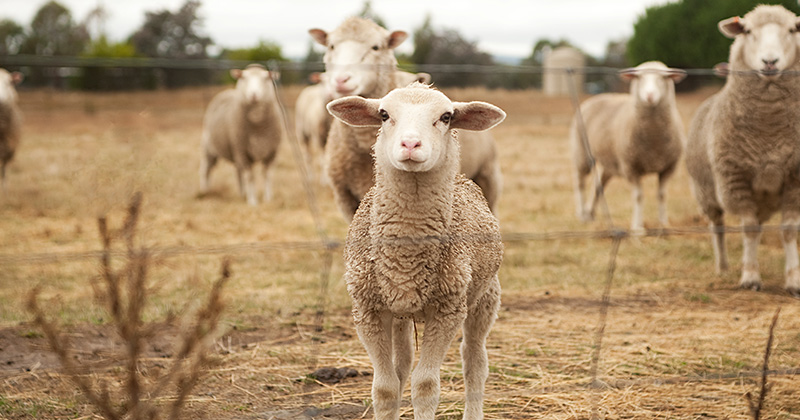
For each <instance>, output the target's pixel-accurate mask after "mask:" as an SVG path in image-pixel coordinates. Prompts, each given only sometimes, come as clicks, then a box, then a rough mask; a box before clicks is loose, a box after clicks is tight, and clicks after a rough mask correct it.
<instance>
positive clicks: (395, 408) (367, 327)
mask: <svg viewBox="0 0 800 420" xmlns="http://www.w3.org/2000/svg"><path fill="white" fill-rule="evenodd" d="M368 315H370V314H365V316H364V317H362V322H359V323H356V330H357V332H358V336H359V338H360V339H361V342H362V343H363V344H364V348H366V350H367V354H368V355H369V360H370V361H371V362H372V369H373V377H372V406H373V408H374V410H375V418H376V419H390V420H394V419H397V418H399V416H400V413H399V410H400V396H401V394H400V393H399V390H400V380H399V379H398V377H397V373H396V372H395V368H394V365H393V363H392V335H391V334H392V320H393V319H392V314H391V313H389V312H388V311H384V312H382V313H380V314H371V316H368Z"/></svg>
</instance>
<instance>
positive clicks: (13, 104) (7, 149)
mask: <svg viewBox="0 0 800 420" xmlns="http://www.w3.org/2000/svg"><path fill="white" fill-rule="evenodd" d="M22 78H23V76H22V73H20V72H16V71H15V72H9V71H8V70H6V69H0V183H1V184H2V189H3V191H5V190H6V164H8V162H9V161H10V160H11V159H12V158H13V157H14V153H15V152H16V150H17V146H18V145H19V139H20V126H21V125H22V114H21V113H20V111H19V107H18V106H17V89H16V88H15V86H16V85H18V84H19V83H20V82H22Z"/></svg>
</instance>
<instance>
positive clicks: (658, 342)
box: [0, 87, 800, 419]
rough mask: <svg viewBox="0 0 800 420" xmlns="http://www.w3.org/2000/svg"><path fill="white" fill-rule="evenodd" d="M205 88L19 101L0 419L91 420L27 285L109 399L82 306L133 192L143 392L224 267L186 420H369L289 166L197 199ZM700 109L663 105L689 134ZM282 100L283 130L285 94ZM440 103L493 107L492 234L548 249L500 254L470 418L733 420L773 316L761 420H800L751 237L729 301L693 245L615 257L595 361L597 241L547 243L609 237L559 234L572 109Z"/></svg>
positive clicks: (600, 264) (6, 221)
mask: <svg viewBox="0 0 800 420" xmlns="http://www.w3.org/2000/svg"><path fill="white" fill-rule="evenodd" d="M218 90H219V88H204V89H188V90H180V91H166V92H134V93H115V94H82V93H64V92H51V91H23V92H21V102H22V107H23V111H24V113H25V136H24V139H23V144H22V146H21V148H20V151H19V154H18V156H17V158H16V160H15V162H14V164H13V165H12V166H11V167H10V171H9V172H10V173H9V189H8V192H7V193H6V196H5V197H3V199H2V200H1V201H0V232H2V235H0V261H2V263H0V265H1V266H2V270H0V271H2V273H0V418H8V419H28V418H36V419H57V418H64V419H66V418H86V419H88V418H100V417H99V416H97V414H96V413H95V412H94V411H93V410H92V407H90V406H89V405H88V404H87V402H86V399H85V398H83V397H82V395H81V394H80V392H79V391H78V390H77V389H76V387H75V386H74V385H73V384H72V383H71V382H70V381H69V379H68V378H67V377H66V376H65V375H64V374H63V373H62V371H61V370H60V368H59V364H58V362H57V359H56V358H55V356H53V355H52V354H51V352H50V351H49V349H48V346H47V343H46V340H45V339H44V337H43V336H42V333H41V332H40V331H39V330H38V329H37V328H36V327H34V326H33V325H32V324H31V316H30V314H29V313H27V312H26V310H25V305H24V301H25V296H27V294H28V293H29V292H30V290H31V289H33V288H34V287H36V286H39V287H41V290H42V298H43V299H44V301H45V302H47V303H48V305H47V308H48V313H49V315H50V316H51V318H53V319H56V320H58V321H59V322H60V323H61V324H63V325H64V327H63V328H64V331H66V333H67V335H68V336H69V338H70V340H71V342H72V344H73V346H74V352H73V357H74V358H75V360H77V361H79V362H80V363H81V364H83V365H85V366H88V367H89V368H90V371H91V372H92V374H91V375H92V376H93V378H95V379H97V380H103V381H106V382H107V383H108V384H109V387H110V390H111V391H112V392H118V391H119V390H120V389H121V387H122V379H121V375H122V373H121V369H120V366H121V362H120V360H121V354H120V353H121V344H120V339H119V337H118V336H117V335H116V333H115V332H114V329H113V327H112V326H111V325H110V324H109V321H108V319H109V318H108V315H107V314H105V313H104V311H102V310H101V309H99V307H98V306H97V305H96V304H95V302H94V294H93V292H92V287H91V282H90V280H91V279H92V278H93V277H94V276H96V274H97V269H98V268H97V267H98V266H97V262H96V257H95V256H94V255H93V254H91V252H92V251H95V250H97V249H98V248H99V241H98V239H97V233H96V232H97V228H96V224H97V222H96V218H97V216H99V215H101V214H109V217H110V218H111V219H112V220H113V221H114V222H115V223H119V220H120V219H121V217H122V216H121V215H122V213H123V210H124V207H125V204H126V201H127V199H128V198H129V197H130V194H131V193H132V192H133V191H142V192H143V193H144V197H145V202H144V208H143V215H142V221H141V230H140V240H141V242H142V243H143V244H145V245H147V246H151V247H157V248H159V249H162V250H164V249H166V250H169V251H170V252H164V253H163V256H162V257H161V258H160V259H159V260H158V262H157V263H156V264H155V265H154V266H153V267H152V269H151V272H150V280H151V283H152V285H153V290H152V294H151V295H152V297H151V300H150V302H149V304H148V310H147V312H146V319H145V320H146V321H148V322H153V323H155V324H156V325H158V328H157V334H155V336H154V339H153V340H152V341H151V342H149V344H148V346H147V348H146V351H145V353H144V358H143V360H142V363H141V367H140V369H141V370H142V372H143V373H144V374H145V376H148V375H150V376H152V377H155V376H157V375H158V374H159V373H160V372H162V371H163V370H164V369H165V366H168V365H169V363H170V362H171V360H172V358H173V356H174V352H175V348H174V344H173V338H174V337H175V336H176V335H177V332H178V331H179V330H180V328H181V325H182V324H181V323H180V322H179V321H175V320H174V319H176V317H174V316H173V315H176V314H177V315H180V314H183V313H185V312H187V310H189V309H191V306H192V302H196V301H197V300H199V299H200V298H201V297H202V296H204V295H205V293H207V290H208V288H209V285H210V283H211V281H212V280H213V278H214V276H215V275H216V270H217V267H218V265H219V260H220V257H221V255H230V256H232V258H233V273H234V274H233V278H232V280H231V283H230V284H229V285H228V286H227V288H226V290H225V301H226V303H227V309H226V312H225V318H224V328H223V329H224V335H222V336H221V337H219V338H218V339H217V340H216V342H215V346H214V348H213V352H212V353H213V354H212V360H211V364H210V365H209V366H208V367H207V369H206V371H205V374H204V377H203V380H202V381H201V382H200V384H199V385H198V386H197V387H196V388H195V389H194V391H193V392H192V395H191V398H190V400H189V401H188V403H187V406H186V410H185V416H184V417H185V418H197V419H223V418H224V419H312V418H313V419H353V418H371V416H372V413H371V410H370V406H369V402H370V384H371V380H372V378H371V376H370V375H371V371H372V368H371V366H370V363H369V360H368V358H367V357H366V354H365V352H364V350H363V348H362V346H361V344H360V343H359V341H358V338H357V337H356V335H355V331H354V329H353V327H352V322H351V318H350V314H349V299H348V297H347V294H346V291H345V290H344V287H343V285H342V284H341V280H340V278H341V274H342V262H341V254H340V252H339V251H338V250H336V251H334V252H333V263H332V266H331V267H330V273H329V274H330V277H329V282H328V283H322V282H321V279H324V278H325V277H324V276H322V274H323V273H324V272H325V267H326V264H325V254H324V252H323V251H322V250H321V249H316V248H304V247H303V246H297V244H308V243H314V241H316V240H317V239H318V236H317V230H316V227H315V223H314V219H313V217H312V214H311V212H310V211H309V206H308V204H307V201H306V197H307V195H306V193H305V192H304V191H303V188H302V182H301V179H300V175H299V171H298V170H297V166H296V163H295V160H294V155H293V152H292V148H291V147H289V145H288V144H284V145H283V146H282V148H281V151H280V155H279V158H278V161H277V168H276V172H275V180H276V197H275V200H274V201H273V202H270V203H264V204H261V205H260V206H258V207H257V208H252V207H249V206H247V205H246V204H245V203H244V201H243V200H241V199H240V198H239V195H238V192H237V188H236V183H235V181H234V177H233V170H232V168H231V167H230V165H226V164H224V163H223V164H220V165H219V168H218V169H217V171H216V172H215V174H214V175H213V179H212V186H213V187H212V188H213V193H212V194H211V195H210V197H206V198H203V199H198V198H197V197H196V196H195V195H196V189H197V168H198V163H199V134H200V124H201V120H202V112H203V109H204V107H205V105H206V104H207V103H208V101H209V100H210V98H211V96H212V95H213V94H214V93H215V92H216V91H218ZM712 91H713V90H704V91H701V92H697V93H692V94H684V95H681V96H680V98H679V104H680V107H681V112H682V115H683V117H684V121H685V122H686V124H687V125H688V122H689V120H690V118H691V114H692V112H693V111H694V109H695V108H696V107H697V106H698V105H699V103H700V102H701V101H702V99H703V98H704V97H706V96H708V94H709V93H710V92H712ZM282 93H283V97H284V99H285V101H286V105H287V107H288V109H289V111H290V112H291V111H292V107H293V101H294V98H295V97H296V95H297V93H298V88H296V87H289V88H285V89H284V90H283V91H282ZM445 93H447V94H448V95H450V96H451V98H453V99H456V100H473V99H478V100H484V101H488V102H492V103H495V104H497V105H499V106H501V107H502V108H503V109H505V110H506V111H507V113H508V115H509V117H508V119H507V120H506V121H505V122H504V123H503V124H501V125H500V126H499V127H498V128H497V129H495V132H494V133H495V137H496V139H497V143H498V147H499V150H500V154H501V156H500V159H501V163H502V167H503V172H504V180H505V182H504V193H503V196H502V198H501V201H500V206H499V219H500V221H501V226H502V230H503V232H504V234H507V235H509V237H511V234H519V233H549V234H551V236H552V238H553V239H550V240H540V239H535V240H514V241H509V242H507V243H506V253H505V258H504V265H503V268H502V271H501V283H502V284H503V288H504V294H503V306H502V309H501V313H500V317H499V319H498V320H497V323H496V324H495V328H494V329H493V330H492V333H491V335H490V339H489V359H490V376H489V380H488V382H487V393H486V398H485V412H486V418H487V419H526V418H547V419H589V418H592V416H593V415H597V416H599V417H600V418H607V419H703V418H716V419H745V418H750V417H749V413H748V408H747V402H746V401H745V399H744V395H745V394H746V393H748V392H750V393H753V394H757V393H758V390H759V381H760V374H761V372H760V370H761V366H762V363H763V355H764V349H765V346H766V341H767V337H768V333H767V330H768V327H769V324H770V321H771V319H772V317H773V315H774V313H775V310H776V309H777V308H778V307H780V308H781V314H780V318H779V321H778V324H777V327H776V330H775V338H774V343H773V352H772V357H771V358H770V369H771V370H772V372H773V374H772V375H770V376H769V379H768V381H769V383H770V384H771V388H770V391H769V393H768V395H767V397H766V401H765V406H764V410H763V412H762V418H766V419H800V400H798V398H797V396H798V395H800V381H798V377H797V375H798V373H800V371H799V369H800V303H799V302H798V301H797V300H796V299H793V298H791V297H789V296H788V294H786V293H785V292H784V291H783V289H782V285H783V278H782V277H783V274H782V264H783V256H782V248H781V245H780V240H779V237H778V235H777V233H774V232H772V233H769V232H768V233H766V234H765V235H764V238H763V241H762V244H763V245H762V247H761V249H760V259H761V262H762V270H763V277H764V283H765V287H764V290H762V291H760V292H752V291H745V290H739V289H738V288H737V287H736V284H737V277H738V270H739V269H740V266H739V264H736V263H734V264H733V267H732V270H731V272H730V273H727V274H724V275H723V276H716V275H715V274H714V271H713V258H712V254H711V246H710V240H709V238H708V237H706V236H705V235H700V234H696V235H680V236H662V237H647V238H640V239H626V240H624V241H623V242H622V244H621V247H620V251H619V257H618V259H617V261H616V271H615V272H614V279H613V283H612V288H611V292H610V303H609V306H608V314H607V319H606V321H605V329H604V334H603V335H602V336H601V337H602V341H600V342H599V343H598V341H597V339H598V335H597V329H598V326H599V323H600V320H601V316H600V314H601V312H602V309H603V303H602V295H603V290H604V287H605V279H606V273H607V268H608V259H609V252H610V249H611V246H610V244H611V242H610V240H608V239H588V238H585V237H583V236H581V235H577V237H568V236H566V235H559V234H558V233H559V232H576V231H581V232H585V231H598V230H603V229H605V228H606V227H607V225H606V224H605V223H603V222H602V221H599V222H595V223H592V224H588V225H585V224H582V223H579V222H578V221H576V220H575V217H574V211H573V204H572V189H571V188H572V181H571V175H570V170H569V168H570V160H569V145H568V144H567V143H566V135H567V128H568V124H569V121H570V118H571V114H572V106H571V103H570V101H569V99H568V98H545V97H543V96H542V95H541V94H539V93H537V92H531V91H527V92H509V91H493V90H486V89H461V90H451V91H446V92H445ZM654 185H655V184H654V183H653V182H652V180H650V181H648V183H645V194H646V200H647V201H646V205H647V211H646V213H645V221H646V223H647V226H648V227H656V226H657V225H656V224H655V220H656V217H655V206H654V204H653V201H654V195H655V194H654ZM314 194H315V198H316V200H317V204H318V205H319V208H320V214H321V220H320V223H321V225H322V226H323V228H324V229H325V231H326V233H327V234H328V235H329V236H330V237H331V238H334V239H337V240H341V239H342V238H343V237H344V235H345V232H346V225H345V224H344V222H343V221H342V219H341V217H340V216H339V214H338V211H337V210H336V209H335V206H334V204H333V202H332V199H331V195H330V192H329V191H328V188H327V187H326V186H325V185H320V184H318V183H315V184H314ZM607 196H608V200H609V209H610V212H611V214H610V216H611V218H612V220H614V222H615V223H617V224H618V225H620V226H627V225H628V223H629V220H630V219H629V217H630V210H631V204H630V189H629V188H628V187H627V186H626V185H625V183H624V182H623V181H621V180H615V181H612V182H611V184H610V186H609V190H608V192H607ZM668 199H669V200H670V202H669V209H670V216H671V220H672V224H673V226H674V227H686V228H696V227H699V226H703V225H704V223H705V222H704V221H703V220H702V218H700V217H699V215H698V213H697V210H696V207H695V204H694V201H693V198H692V197H691V194H690V192H689V187H688V179H687V175H686V173H685V169H683V168H681V169H680V171H679V174H678V175H677V176H676V178H675V180H674V181H673V183H672V184H671V185H670V188H669V197H668ZM730 223H731V224H733V223H735V221H734V220H731V221H730ZM523 237H525V236H524V235H523ZM528 238H529V239H530V237H528ZM739 242H740V239H739V236H738V235H735V234H732V235H730V237H729V238H728V243H729V246H730V249H729V252H730V259H731V261H732V262H733V261H738V259H739V257H740V255H741V245H740V244H739ZM274 244H278V245H277V246H273V245H274ZM292 244H294V245H292ZM318 310H321V311H322V313H323V315H324V316H323V317H322V318H319V317H318V316H317V312H318ZM177 318H180V316H178V317H177ZM169 320H172V321H169ZM423 328H424V327H423ZM423 331H424V329H423ZM423 331H421V332H423ZM598 345H600V349H599V350H600V351H599V359H597V360H596V361H597V379H598V381H597V382H596V383H594V384H592V366H593V358H594V355H595V354H596V353H595V352H596V349H597V346H598ZM323 368H336V369H339V368H342V369H341V370H338V371H337V370H335V369H327V370H325V369H323ZM320 369H323V370H320ZM337 375H338V376H337ZM409 397H410V394H409V391H408V390H406V395H405V399H404V404H403V418H411V417H412V412H411V407H410V402H409ZM463 400H464V397H463V380H462V377H461V372H460V359H459V356H458V351H457V346H456V345H455V344H454V345H453V346H451V350H450V353H449V354H448V358H447V360H446V363H445V365H444V366H443V368H442V398H441V403H440V406H439V418H443V419H444V418H460V416H461V410H463Z"/></svg>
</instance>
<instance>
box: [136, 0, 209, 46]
mask: <svg viewBox="0 0 800 420" xmlns="http://www.w3.org/2000/svg"><path fill="white" fill-rule="evenodd" d="M200 6H201V3H200V1H199V0H187V1H186V3H184V4H183V6H181V8H180V10H178V11H177V12H175V13H173V12H170V11H169V10H161V11H158V12H145V21H144V24H143V25H142V27H141V28H140V29H139V30H137V31H136V32H135V33H134V34H133V35H132V36H131V38H130V42H131V44H133V46H134V47H135V48H136V51H137V52H139V53H140V54H142V55H144V56H147V57H163V58H207V57H208V54H207V52H206V48H207V47H208V46H209V45H211V44H213V41H212V40H211V38H210V37H208V36H205V35H203V34H202V23H203V21H202V19H201V18H200V16H199V15H198V9H199V8H200Z"/></svg>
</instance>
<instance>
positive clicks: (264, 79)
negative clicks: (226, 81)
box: [230, 64, 279, 104]
mask: <svg viewBox="0 0 800 420" xmlns="http://www.w3.org/2000/svg"><path fill="white" fill-rule="evenodd" d="M230 73H231V77H233V78H234V79H235V80H236V90H237V91H238V92H239V93H240V94H241V95H243V96H244V98H245V103H247V104H254V103H257V102H269V101H271V100H272V98H274V97H275V85H274V84H273V83H272V80H273V79H274V80H277V79H278V78H279V74H278V73H277V72H270V71H267V69H265V68H264V67H262V66H260V65H258V64H250V65H249V66H247V67H246V68H245V69H244V70H239V69H233V70H231V72H230Z"/></svg>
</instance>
